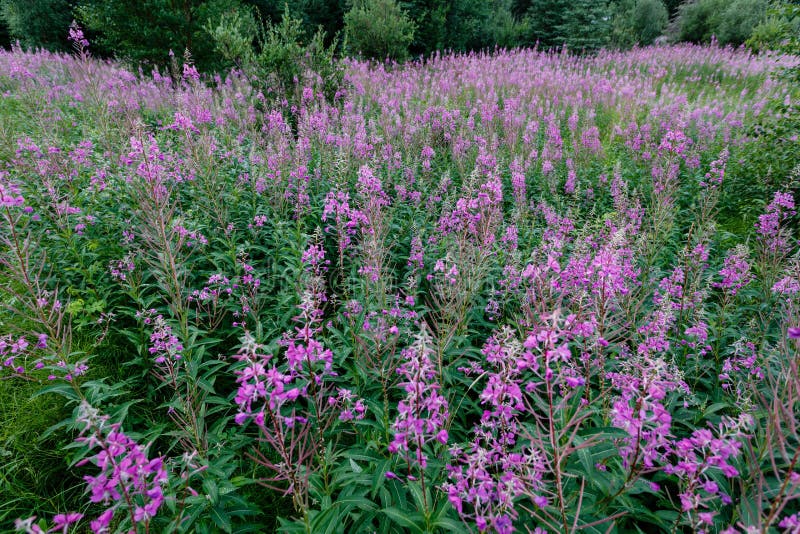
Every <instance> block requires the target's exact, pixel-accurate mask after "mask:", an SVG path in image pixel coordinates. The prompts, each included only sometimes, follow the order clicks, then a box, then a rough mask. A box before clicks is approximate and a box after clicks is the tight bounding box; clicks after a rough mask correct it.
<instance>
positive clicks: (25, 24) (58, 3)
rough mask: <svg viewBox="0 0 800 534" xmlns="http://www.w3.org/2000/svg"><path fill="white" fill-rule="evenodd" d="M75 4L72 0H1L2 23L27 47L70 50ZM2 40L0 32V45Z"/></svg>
mask: <svg viewBox="0 0 800 534" xmlns="http://www.w3.org/2000/svg"><path fill="white" fill-rule="evenodd" d="M72 7H73V6H72V2H69V1H68V0H0V19H2V20H1V21H0V27H1V26H5V27H6V28H8V30H7V31H8V36H9V37H10V39H11V40H12V41H15V40H19V42H20V44H21V45H22V46H23V47H25V48H45V49H47V50H68V49H69V43H68V42H67V30H68V28H69V23H70V21H72ZM2 33H3V32H2V29H0V34H2ZM2 40H3V39H2V37H1V36H0V46H1V45H2Z"/></svg>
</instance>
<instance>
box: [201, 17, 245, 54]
mask: <svg viewBox="0 0 800 534" xmlns="http://www.w3.org/2000/svg"><path fill="white" fill-rule="evenodd" d="M203 29H204V30H205V31H206V32H208V34H209V35H210V36H211V39H212V40H213V42H214V50H215V51H216V52H217V53H219V54H221V55H222V57H223V58H225V60H226V62H228V63H229V64H231V65H237V66H242V65H243V64H249V63H251V62H252V61H253V39H254V38H255V35H256V19H255V17H254V16H253V13H252V11H250V10H249V9H234V10H231V11H226V12H225V13H222V14H221V15H220V17H219V19H218V20H216V21H211V20H209V21H207V22H206V24H205V25H204V26H203Z"/></svg>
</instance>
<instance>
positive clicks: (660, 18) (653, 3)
mask: <svg viewBox="0 0 800 534" xmlns="http://www.w3.org/2000/svg"><path fill="white" fill-rule="evenodd" d="M667 22H669V14H668V13H667V8H666V6H665V5H664V2H662V1H661V0H637V2H636V4H635V5H634V7H633V12H632V13H631V26H632V28H633V31H634V33H635V35H636V36H637V37H638V39H639V44H642V45H649V44H652V43H653V41H655V40H656V38H657V37H659V36H660V35H661V33H662V32H663V31H664V28H666V27H667Z"/></svg>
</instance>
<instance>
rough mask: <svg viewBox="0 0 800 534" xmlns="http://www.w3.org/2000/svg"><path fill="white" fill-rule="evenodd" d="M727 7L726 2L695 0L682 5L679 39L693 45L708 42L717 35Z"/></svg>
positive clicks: (679, 11) (678, 21) (680, 9)
mask: <svg viewBox="0 0 800 534" xmlns="http://www.w3.org/2000/svg"><path fill="white" fill-rule="evenodd" d="M726 7H727V5H726V2H725V0H693V1H690V2H687V3H685V4H683V5H681V6H680V8H679V9H678V20H677V23H678V38H679V39H680V40H681V41H689V42H692V43H703V42H708V41H709V40H711V36H712V35H714V34H715V31H716V29H717V27H718V26H719V21H720V16H721V14H722V13H723V12H724V11H725V9H726Z"/></svg>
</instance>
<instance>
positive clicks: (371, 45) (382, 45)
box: [344, 0, 415, 61]
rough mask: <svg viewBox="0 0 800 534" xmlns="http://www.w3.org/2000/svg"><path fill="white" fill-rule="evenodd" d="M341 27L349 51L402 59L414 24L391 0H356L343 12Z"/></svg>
mask: <svg viewBox="0 0 800 534" xmlns="http://www.w3.org/2000/svg"><path fill="white" fill-rule="evenodd" d="M344 30H345V34H346V36H347V45H348V48H349V49H350V50H352V51H353V52H356V53H359V54H362V55H363V56H365V57H368V58H373V59H387V58H389V59H393V60H396V61H402V60H404V59H406V58H407V57H408V46H409V45H410V44H411V42H412V40H413V39H414V30H415V26H414V23H413V22H412V20H411V19H410V18H409V17H408V15H407V14H406V12H405V11H403V10H402V9H401V8H400V5H399V4H398V3H397V2H395V0H357V1H355V2H353V8H352V9H351V10H350V11H348V12H347V14H346V15H345V16H344Z"/></svg>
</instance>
